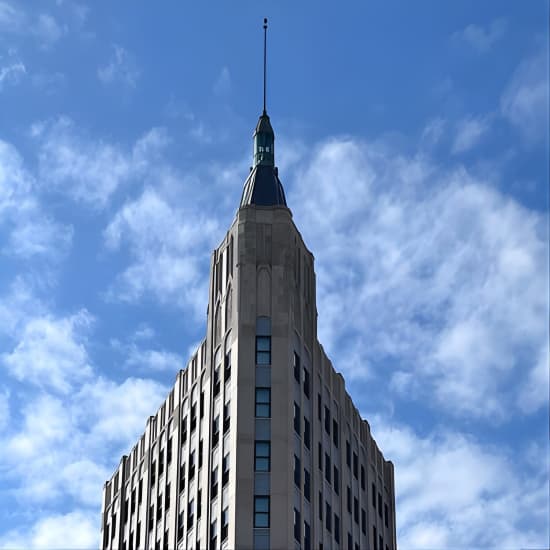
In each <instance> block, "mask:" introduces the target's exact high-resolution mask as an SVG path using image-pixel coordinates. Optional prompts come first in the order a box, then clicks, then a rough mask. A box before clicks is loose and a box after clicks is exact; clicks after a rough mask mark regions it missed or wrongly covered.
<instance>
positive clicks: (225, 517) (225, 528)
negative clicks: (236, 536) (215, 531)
mask: <svg viewBox="0 0 550 550" xmlns="http://www.w3.org/2000/svg"><path fill="white" fill-rule="evenodd" d="M228 533H229V508H227V507H226V508H224V509H223V510H222V540H225V539H226V538H227V535H228Z"/></svg>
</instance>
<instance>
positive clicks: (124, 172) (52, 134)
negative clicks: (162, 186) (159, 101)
mask: <svg viewBox="0 0 550 550" xmlns="http://www.w3.org/2000/svg"><path fill="white" fill-rule="evenodd" d="M32 134H33V137H34V138H35V140H36V141H37V143H38V146H39V173H40V181H41V185H42V187H43V188H44V189H45V190H48V191H61V192H64V193H67V194H68V195H69V196H71V197H72V198H73V199H74V200H76V201H79V202H83V203H86V204H88V205H90V206H92V207H94V208H103V207H104V206H105V205H106V204H107V203H108V201H109V200H110V198H111V196H112V195H113V194H114V193H115V192H116V191H117V190H118V189H119V187H121V186H122V185H124V184H126V183H128V182H129V181H130V180H131V179H132V178H137V177H140V176H142V175H143V173H144V172H145V171H146V170H147V168H148V166H149V163H150V162H151V161H152V160H153V159H154V158H155V156H156V155H157V154H158V151H159V149H162V148H163V147H164V146H165V145H166V144H167V137H166V134H165V132H164V131H163V130H162V129H160V128H156V129H152V130H150V131H149V132H148V133H147V134H145V135H144V136H142V137H141V138H140V139H138V140H137V141H136V143H135V144H134V146H133V147H132V148H125V147H123V146H122V145H120V144H117V143H106V142H104V141H102V140H94V139H93V138H91V137H89V136H88V135H86V133H85V132H84V131H82V130H79V129H78V128H77V127H76V125H75V124H74V123H73V121H72V120H70V119H69V118H66V117H60V118H59V119H57V120H55V121H50V122H44V123H37V124H35V125H34V126H33V130H32Z"/></svg>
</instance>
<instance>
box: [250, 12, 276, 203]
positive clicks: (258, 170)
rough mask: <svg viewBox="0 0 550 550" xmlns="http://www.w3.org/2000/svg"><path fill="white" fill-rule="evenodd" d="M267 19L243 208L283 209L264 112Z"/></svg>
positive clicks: (271, 135) (272, 138)
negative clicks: (261, 90)
mask: <svg viewBox="0 0 550 550" xmlns="http://www.w3.org/2000/svg"><path fill="white" fill-rule="evenodd" d="M266 44H267V19H264V110H263V112H262V115H261V116H260V118H259V120H258V124H256V129H255V130H254V153H253V166H252V168H251V170H250V174H249V176H248V178H247V179H246V181H245V183H244V189H243V195H242V198H241V208H242V207H243V206H249V205H256V206H286V198H285V192H284V190H283V185H282V183H281V181H280V180H279V171H278V169H277V167H276V166H275V133H274V132H273V127H272V126H271V122H270V120H269V116H268V114H267V110H266V67H267V62H266V59H267V58H266V51H267V49H266Z"/></svg>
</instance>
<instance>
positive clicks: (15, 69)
mask: <svg viewBox="0 0 550 550" xmlns="http://www.w3.org/2000/svg"><path fill="white" fill-rule="evenodd" d="M26 72H27V71H26V69H25V65H23V63H21V62H20V61H18V62H16V63H11V64H9V65H5V66H3V67H0V91H2V88H3V87H4V86H6V85H7V84H17V82H19V79H20V78H21V76H22V75H24V74H25V73H26Z"/></svg>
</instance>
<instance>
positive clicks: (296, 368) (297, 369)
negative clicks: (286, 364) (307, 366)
mask: <svg viewBox="0 0 550 550" xmlns="http://www.w3.org/2000/svg"><path fill="white" fill-rule="evenodd" d="M293 366H294V379H295V380H296V382H298V384H299V383H300V356H299V355H298V354H297V353H296V352H294V365H293Z"/></svg>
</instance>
